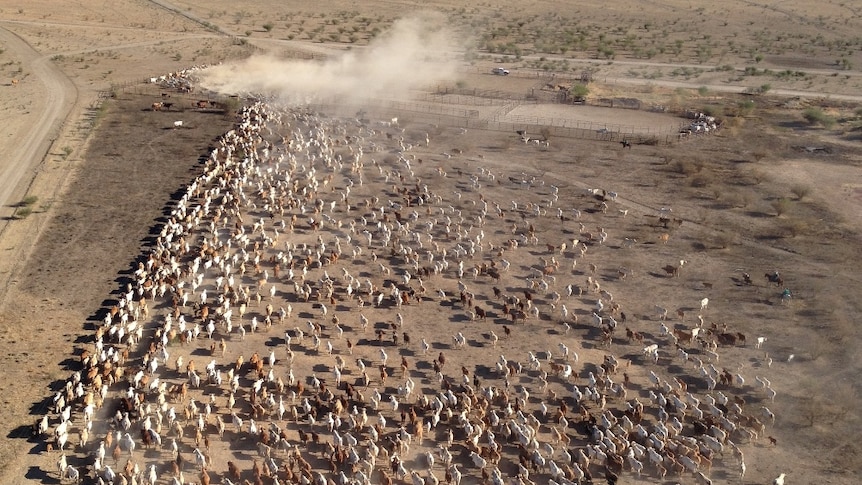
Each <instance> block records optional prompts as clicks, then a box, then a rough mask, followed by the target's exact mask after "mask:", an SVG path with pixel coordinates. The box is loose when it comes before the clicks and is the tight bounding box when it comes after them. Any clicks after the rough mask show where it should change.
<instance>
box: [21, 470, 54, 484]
mask: <svg viewBox="0 0 862 485" xmlns="http://www.w3.org/2000/svg"><path fill="white" fill-rule="evenodd" d="M24 478H26V479H27V480H33V481H38V482H40V483H61V482H60V479H59V478H58V477H52V476H51V475H49V474H48V472H47V471H45V470H42V469H41V468H39V467H38V466H31V467H29V468H28V469H27V473H25V474H24Z"/></svg>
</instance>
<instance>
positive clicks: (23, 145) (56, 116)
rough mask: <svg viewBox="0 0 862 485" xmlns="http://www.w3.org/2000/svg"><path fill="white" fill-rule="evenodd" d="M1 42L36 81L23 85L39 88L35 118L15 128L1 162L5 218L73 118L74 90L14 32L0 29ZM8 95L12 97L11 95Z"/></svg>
mask: <svg viewBox="0 0 862 485" xmlns="http://www.w3.org/2000/svg"><path fill="white" fill-rule="evenodd" d="M0 41H2V43H3V46H4V49H5V50H7V51H8V52H9V55H10V56H12V57H14V58H16V59H20V60H21V62H22V64H23V65H24V66H25V68H26V69H27V70H28V71H30V72H32V75H33V76H34V77H35V79H33V78H29V79H27V80H26V82H27V83H28V84H29V83H33V82H36V83H39V84H40V85H41V86H39V87H37V88H35V90H36V92H37V93H39V94H38V95H36V96H35V97H34V98H33V101H34V103H35V104H34V106H33V108H32V110H33V111H35V112H36V113H37V114H36V116H28V117H25V118H24V120H25V121H24V122H23V123H20V124H18V125H17V126H16V127H15V128H16V131H17V132H16V133H15V134H14V135H12V140H14V143H12V146H13V147H14V148H11V149H10V150H9V151H7V152H6V155H5V156H4V157H3V160H4V162H3V163H2V164H0V179H2V180H3V183H2V184H0V207H2V208H3V209H2V212H0V215H2V216H3V217H4V218H6V217H8V216H9V215H10V214H11V213H12V211H11V210H10V209H9V207H10V205H12V204H14V203H17V202H18V200H16V199H20V198H21V196H22V194H24V193H26V187H27V186H29V184H30V181H31V180H32V178H33V177H34V176H35V174H36V172H37V171H38V170H40V165H41V163H42V160H43V157H44V156H45V152H46V151H47V150H48V149H49V148H50V147H51V143H52V142H53V139H55V138H56V137H57V135H58V133H59V131H60V130H62V128H63V124H64V123H65V122H66V120H67V119H68V118H69V116H70V115H71V114H72V107H73V106H74V105H75V103H76V101H77V89H76V87H75V85H74V84H73V83H72V82H71V81H70V80H69V78H68V77H67V76H66V75H65V74H64V73H63V72H62V71H61V70H60V69H58V68H57V67H56V66H55V65H54V63H52V62H51V60H50V59H49V56H46V55H44V54H40V53H39V52H37V51H35V50H34V49H33V48H32V47H30V46H29V45H28V44H27V43H26V42H24V41H23V40H22V39H21V38H20V37H18V36H17V35H15V34H14V33H13V32H10V31H9V30H7V29H5V28H2V27H0ZM16 87H17V86H16ZM22 88H23V86H22ZM8 95H14V94H13V93H12V92H10V93H8ZM5 224H6V222H3V225H5ZM0 231H2V229H0Z"/></svg>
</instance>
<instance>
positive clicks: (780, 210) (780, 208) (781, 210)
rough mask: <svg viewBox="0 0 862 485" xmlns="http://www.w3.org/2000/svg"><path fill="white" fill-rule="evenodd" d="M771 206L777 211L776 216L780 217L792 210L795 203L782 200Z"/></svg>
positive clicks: (771, 203)
mask: <svg viewBox="0 0 862 485" xmlns="http://www.w3.org/2000/svg"><path fill="white" fill-rule="evenodd" d="M769 205H770V206H772V210H774V211H775V215H776V216H779V217H780V216H782V215H784V214H786V213H787V211H789V210H790V208H791V207H792V206H793V202H791V201H790V199H784V198H781V199H776V200H773V201H772V202H770V204H769Z"/></svg>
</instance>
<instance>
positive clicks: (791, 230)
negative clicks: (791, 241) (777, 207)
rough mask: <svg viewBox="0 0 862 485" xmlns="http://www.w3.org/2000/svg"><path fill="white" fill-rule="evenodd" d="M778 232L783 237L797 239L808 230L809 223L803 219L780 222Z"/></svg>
mask: <svg viewBox="0 0 862 485" xmlns="http://www.w3.org/2000/svg"><path fill="white" fill-rule="evenodd" d="M778 230H779V231H780V235H781V236H782V237H796V236H799V235H800V234H804V233H805V231H807V230H808V222H806V221H804V220H802V219H786V220H783V221H779V224H778Z"/></svg>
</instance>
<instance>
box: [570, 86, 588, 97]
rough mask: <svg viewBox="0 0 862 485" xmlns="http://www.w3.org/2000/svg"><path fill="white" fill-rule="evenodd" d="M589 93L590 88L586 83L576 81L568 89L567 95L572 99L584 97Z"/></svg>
mask: <svg viewBox="0 0 862 485" xmlns="http://www.w3.org/2000/svg"><path fill="white" fill-rule="evenodd" d="M588 94H590V88H588V87H587V85H586V84H581V83H576V84H574V85H573V86H572V87H571V88H570V89H569V96H571V97H572V98H573V99H578V98H581V99H583V98H586V97H587V95H588Z"/></svg>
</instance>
